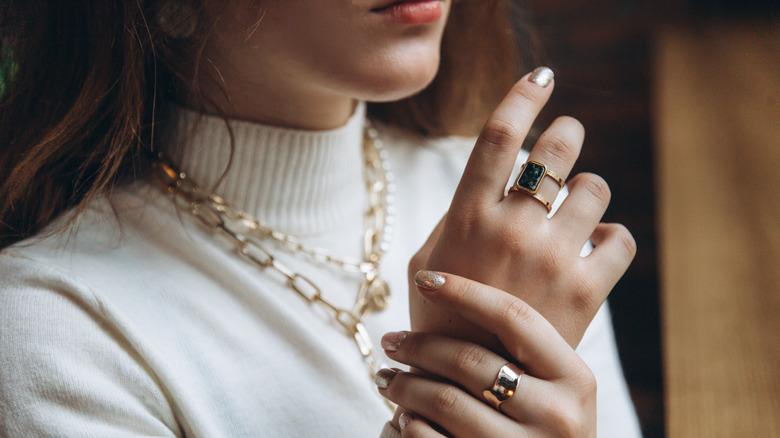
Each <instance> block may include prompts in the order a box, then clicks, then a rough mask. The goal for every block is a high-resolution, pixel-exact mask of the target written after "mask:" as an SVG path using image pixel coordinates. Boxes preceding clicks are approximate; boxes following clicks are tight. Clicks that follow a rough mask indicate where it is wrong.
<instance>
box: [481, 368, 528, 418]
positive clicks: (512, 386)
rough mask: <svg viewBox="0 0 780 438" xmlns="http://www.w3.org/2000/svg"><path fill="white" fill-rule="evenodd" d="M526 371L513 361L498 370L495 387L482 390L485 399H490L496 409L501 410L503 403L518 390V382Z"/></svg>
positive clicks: (489, 401)
mask: <svg viewBox="0 0 780 438" xmlns="http://www.w3.org/2000/svg"><path fill="white" fill-rule="evenodd" d="M523 374H525V372H524V371H523V370H521V369H520V368H518V367H517V366H516V365H515V364H513V363H508V364H506V365H504V366H502V367H501V369H500V370H498V375H497V376H496V381H495V382H494V383H493V387H491V388H488V389H486V390H484V391H483V392H482V395H483V396H484V397H485V400H487V401H488V403H490V404H491V405H492V406H493V407H494V408H496V410H498V411H499V412H501V403H504V402H505V401H507V400H509V399H510V398H512V396H513V395H515V391H516V390H517V384H518V383H519V382H520V378H521V377H523Z"/></svg>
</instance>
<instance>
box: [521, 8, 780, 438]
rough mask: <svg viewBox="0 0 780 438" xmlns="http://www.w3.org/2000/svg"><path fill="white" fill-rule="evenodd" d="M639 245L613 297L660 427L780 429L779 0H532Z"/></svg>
mask: <svg viewBox="0 0 780 438" xmlns="http://www.w3.org/2000/svg"><path fill="white" fill-rule="evenodd" d="M528 3H529V9H530V11H531V14H532V17H531V19H532V21H533V22H534V23H535V24H536V25H537V29H538V35H537V37H538V39H539V42H540V43H541V46H542V48H543V51H544V53H543V59H545V63H546V64H547V65H549V66H550V67H552V68H553V69H554V70H555V72H556V90H555V93H554V95H553V98H552V100H551V102H550V104H548V106H547V108H546V109H545V111H544V113H543V115H542V117H541V119H542V120H541V123H540V126H546V124H548V123H549V122H550V121H552V120H553V119H554V118H555V117H556V116H559V115H564V114H565V115H571V116H574V117H576V118H578V119H579V120H580V121H581V122H582V123H583V124H584V125H585V128H586V132H587V133H586V140H585V145H584V148H583V153H582V157H581V159H580V160H579V162H578V164H577V167H576V168H575V172H582V171H589V172H595V173H598V174H600V175H602V176H603V177H604V178H605V179H606V180H607V182H609V183H610V186H611V188H612V192H613V201H612V204H611V206H610V208H609V211H608V212H607V215H606V217H605V220H606V221H610V222H621V223H623V224H625V225H626V226H627V227H628V228H629V229H630V230H631V231H632V232H633V233H634V237H635V238H636V241H637V244H638V247H639V252H638V254H637V257H636V259H635V261H634V263H633V265H632V266H631V268H630V269H629V271H628V273H627V274H626V276H625V277H624V278H623V279H622V280H621V282H620V283H619V284H618V286H617V287H616V288H615V290H614V291H613V293H612V294H611V295H610V298H609V300H610V307H611V310H612V315H613V320H614V324H615V330H616V336H617V340H618V347H619V352H620V355H621V359H622V361H623V366H624V371H625V374H626V379H627V381H628V383H629V386H630V389H631V395H632V398H633V400H634V403H635V405H636V407H637V411H638V413H639V416H640V422H641V424H642V429H643V432H644V434H645V436H647V437H661V436H670V437H720V436H722V437H774V436H776V437H780V177H779V176H778V175H780V1H776V0H775V1H769V0H764V1H755V0H753V1H751V0H743V1H738V0H715V1H706V0H658V1H650V0H624V1H616V0H592V1H589V2H583V1H574V0H545V1H541V0H528Z"/></svg>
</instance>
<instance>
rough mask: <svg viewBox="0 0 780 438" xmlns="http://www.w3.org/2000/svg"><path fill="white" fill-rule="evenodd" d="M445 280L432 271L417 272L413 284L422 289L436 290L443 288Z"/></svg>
mask: <svg viewBox="0 0 780 438" xmlns="http://www.w3.org/2000/svg"><path fill="white" fill-rule="evenodd" d="M445 281H446V279H445V278H444V277H443V276H441V275H439V274H437V273H435V272H433V271H426V270H422V271H417V273H416V274H414V284H416V285H417V286H420V287H421V288H423V289H428V290H436V289H438V288H440V287H442V286H444V282H445Z"/></svg>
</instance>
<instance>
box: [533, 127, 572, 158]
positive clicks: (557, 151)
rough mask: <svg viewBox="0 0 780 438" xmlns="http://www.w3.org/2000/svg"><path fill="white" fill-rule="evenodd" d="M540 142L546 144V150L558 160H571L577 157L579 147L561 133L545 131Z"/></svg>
mask: <svg viewBox="0 0 780 438" xmlns="http://www.w3.org/2000/svg"><path fill="white" fill-rule="evenodd" d="M540 143H541V144H543V145H544V150H545V152H546V153H547V154H549V155H551V156H552V157H553V158H555V159H556V160H557V161H560V162H569V161H573V160H574V159H576V158H577V153H578V150H577V149H578V148H577V147H575V146H574V145H572V144H570V143H569V141H568V140H567V139H566V138H564V137H561V136H560V135H557V134H552V133H549V132H548V133H545V134H544V135H542V138H541V139H540Z"/></svg>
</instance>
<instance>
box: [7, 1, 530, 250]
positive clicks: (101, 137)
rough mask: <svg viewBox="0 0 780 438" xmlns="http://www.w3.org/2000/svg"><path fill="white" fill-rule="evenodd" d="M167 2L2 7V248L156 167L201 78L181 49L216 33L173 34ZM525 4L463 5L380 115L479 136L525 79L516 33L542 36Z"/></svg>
mask: <svg viewBox="0 0 780 438" xmlns="http://www.w3.org/2000/svg"><path fill="white" fill-rule="evenodd" d="M166 1H167V0H146V1H142V0H124V1H122V0H116V1H95V0H69V1H67V2H66V1H43V0H6V1H4V2H2V4H0V44H2V49H1V50H0V249H2V248H4V247H6V246H8V245H10V244H12V243H14V242H16V241H19V240H22V239H24V238H26V237H29V236H32V235H34V234H35V233H36V232H38V231H40V230H41V228H43V227H44V226H46V225H47V224H49V223H50V222H51V221H53V220H54V219H55V218H57V217H58V216H59V215H60V214H62V213H63V212H66V211H70V212H69V213H68V214H72V215H73V216H71V217H70V219H72V218H73V217H75V215H77V214H78V213H79V212H81V211H82V210H83V209H84V208H85V206H86V205H87V204H88V203H89V201H90V200H91V199H93V198H95V197H96V196H98V195H100V194H103V193H106V192H107V191H108V190H110V188H111V187H112V186H113V185H114V184H116V183H117V182H119V181H124V180H131V179H135V178H138V177H140V176H143V175H144V174H145V173H146V172H147V170H148V167H149V156H150V154H148V152H150V151H151V149H152V147H153V144H154V138H155V133H154V128H155V124H156V123H158V122H159V119H160V117H159V114H155V111H156V108H159V107H161V106H160V105H159V104H160V102H162V101H163V100H164V99H165V98H167V97H169V96H172V95H176V94H177V87H180V86H181V84H188V83H189V84H192V83H195V80H194V78H193V77H192V75H193V74H195V73H194V72H192V71H184V70H182V69H183V68H185V67H181V65H191V64H192V63H181V62H176V61H177V58H176V57H177V55H179V56H183V54H190V55H191V54H192V53H197V51H198V50H199V48H202V44H200V43H202V42H203V41H204V39H205V38H206V36H207V34H208V29H198V32H197V33H196V35H195V36H194V37H192V38H188V39H186V40H181V39H171V38H167V37H166V36H165V32H162V31H161V29H160V28H159V27H158V25H157V23H156V22H155V20H154V16H155V11H157V10H158V8H160V6H161V4H163V3H165V2H166ZM524 10H525V9H523V8H519V7H517V6H516V5H512V4H510V0H479V1H474V0H471V1H469V0H467V1H462V2H456V4H455V5H454V7H453V9H452V13H451V16H450V22H449V23H448V25H447V30H446V31H445V35H444V42H443V48H442V61H441V67H440V72H439V74H438V76H437V78H436V79H435V80H434V82H433V83H432V84H431V85H430V86H429V87H428V88H427V89H426V90H424V91H423V92H422V93H420V94H418V95H416V96H413V97H410V98H408V99H404V100H402V101H399V102H394V103H387V104H371V105H370V106H369V113H370V115H371V116H372V117H374V118H377V119H380V120H382V121H384V122H386V123H389V124H393V125H396V126H400V127H404V128H407V129H411V130H413V131H416V132H419V133H421V134H423V135H429V136H442V135H451V134H459V135H473V134H476V133H477V132H478V130H479V128H480V127H481V125H482V123H483V122H484V120H485V118H486V117H487V115H488V114H489V111H490V110H491V109H492V108H493V107H494V106H495V105H496V104H497V102H498V101H499V100H500V98H501V97H502V96H503V94H504V93H505V92H506V90H508V88H509V87H510V86H511V84H512V83H513V82H514V81H515V80H516V79H517V78H518V77H519V74H520V71H521V65H522V64H523V62H522V60H521V59H520V56H521V52H520V51H519V50H518V42H520V44H522V45H523V46H526V47H528V43H529V41H532V40H531V39H529V38H530V37H529V35H530V33H528V26H527V25H526V21H527V20H526V19H525V17H524V16H522V15H519V14H518V11H524ZM513 13H514V14H515V15H512V14H513ZM512 17H514V19H513V18H512ZM518 18H519V21H520V22H521V23H522V24H521V25H518V23H517V22H514V21H517V19H518ZM193 51H194V52H193ZM522 53H533V51H529V50H526V51H524V52H522ZM179 60H181V58H179ZM195 64H197V63H195ZM67 222H68V221H64V222H63V225H62V226H63V227H64V226H66V225H67Z"/></svg>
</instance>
